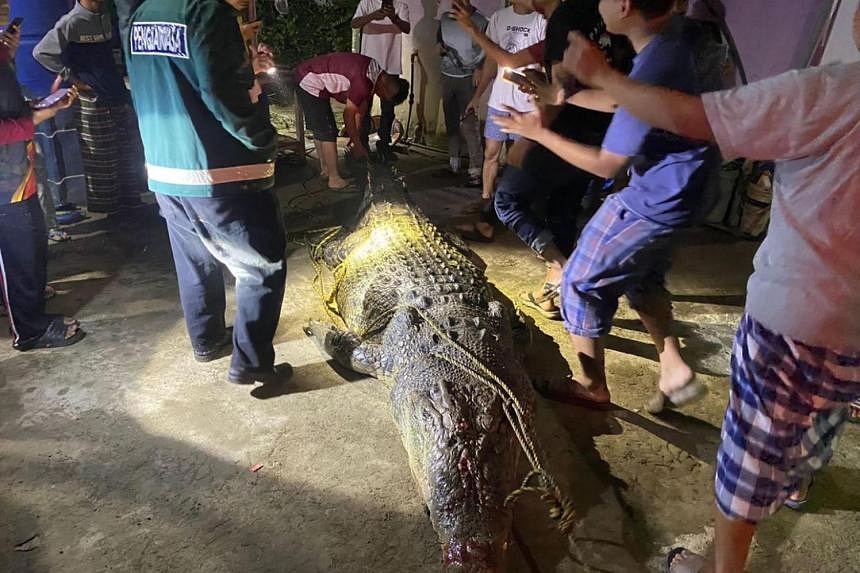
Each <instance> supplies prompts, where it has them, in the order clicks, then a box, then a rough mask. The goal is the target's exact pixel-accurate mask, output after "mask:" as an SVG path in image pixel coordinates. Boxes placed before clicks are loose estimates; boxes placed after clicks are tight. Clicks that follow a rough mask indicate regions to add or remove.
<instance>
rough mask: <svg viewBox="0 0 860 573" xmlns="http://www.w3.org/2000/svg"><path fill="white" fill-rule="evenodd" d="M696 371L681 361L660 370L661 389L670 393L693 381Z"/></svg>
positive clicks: (664, 392)
mask: <svg viewBox="0 0 860 573" xmlns="http://www.w3.org/2000/svg"><path fill="white" fill-rule="evenodd" d="M695 377H696V373H695V372H693V369H692V368H690V367H689V366H687V365H686V364H684V363H683V362H681V363H680V364H678V365H677V366H672V367H668V368H663V369H662V371H661V372H660V391H661V392H663V394H666V395H669V394H672V393H673V392H675V391H676V390H678V389H680V388H683V387H684V386H686V385H687V384H689V383H690V382H692V381H693V379H694V378H695Z"/></svg>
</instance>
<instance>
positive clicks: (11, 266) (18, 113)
mask: <svg viewBox="0 0 860 573" xmlns="http://www.w3.org/2000/svg"><path fill="white" fill-rule="evenodd" d="M18 43H19V31H18V30H17V29H16V28H15V27H12V28H11V29H9V30H7V31H5V32H3V33H2V35H0V296H2V300H3V306H4V307H5V308H6V312H7V313H8V316H9V326H10V328H11V331H12V334H13V341H12V345H13V347H14V348H15V349H16V350H20V351H26V350H31V349H34V348H57V347H62V346H70V345H72V344H75V343H77V342H79V341H80V340H81V339H82V338H83V337H84V336H85V333H84V331H83V330H82V329H81V327H80V325H79V324H78V322H77V321H75V320H72V319H70V318H67V317H64V316H60V315H52V314H48V313H46V312H45V296H44V293H45V287H46V286H47V261H48V253H47V245H48V241H47V229H46V227H45V218H44V214H43V213H42V208H41V206H40V205H39V200H38V197H37V196H36V194H37V189H38V185H37V179H36V164H35V161H36V145H35V143H34V141H33V138H34V133H35V131H34V130H35V126H36V125H38V124H40V123H42V122H44V121H46V120H48V119H50V118H52V117H54V116H55V115H56V114H57V112H59V111H60V110H63V109H66V108H68V107H69V106H70V105H72V102H73V101H74V99H75V95H76V94H75V92H74V91H72V92H69V93H68V94H67V95H66V96H65V97H62V98H60V99H59V100H58V101H56V102H55V103H53V104H51V105H49V106H47V107H43V108H41V109H37V110H34V109H32V108H31V107H30V105H29V104H28V102H27V101H26V100H25V99H24V95H23V93H22V91H21V85H20V84H19V83H18V79H17V78H16V77H15V70H14V68H13V67H12V63H11V62H12V58H13V57H14V55H15V51H16V50H17V48H18Z"/></svg>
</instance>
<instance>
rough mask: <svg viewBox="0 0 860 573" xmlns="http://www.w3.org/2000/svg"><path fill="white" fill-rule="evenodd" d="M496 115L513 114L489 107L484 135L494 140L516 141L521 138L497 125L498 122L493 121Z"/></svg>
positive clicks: (508, 115) (505, 115) (509, 115)
mask: <svg viewBox="0 0 860 573" xmlns="http://www.w3.org/2000/svg"><path fill="white" fill-rule="evenodd" d="M494 117H511V114H509V113H508V112H506V111H499V110H497V109H496V108H494V107H491V108H487V122H486V125H484V137H486V138H487V139H492V140H494V141H516V140H518V139H521V137H520V136H519V135H514V134H513V133H505V132H503V131H502V128H501V127H499V126H498V125H496V122H495V121H493V118H494Z"/></svg>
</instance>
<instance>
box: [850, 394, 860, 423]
mask: <svg viewBox="0 0 860 573" xmlns="http://www.w3.org/2000/svg"><path fill="white" fill-rule="evenodd" d="M848 421H849V422H851V423H852V424H860V398H857V399H856V400H854V401H853V402H851V403H850V404H848Z"/></svg>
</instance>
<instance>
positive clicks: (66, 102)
mask: <svg viewBox="0 0 860 573" xmlns="http://www.w3.org/2000/svg"><path fill="white" fill-rule="evenodd" d="M76 99H78V90H77V89H75V88H74V87H73V88H72V89H70V90H69V93H67V94H66V96H65V97H64V98H63V99H61V100H60V101H58V102H57V103H55V104H54V105H52V106H51V107H46V108H44V109H37V110H34V111H33V123H34V124H35V125H39V124H40V123H42V122H43V121H46V120H49V119H51V118H52V117H54V116H55V115H57V114H58V113H59V112H60V111H62V110H64V109H68V108H69V107H71V105H72V104H73V103H75V100H76Z"/></svg>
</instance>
